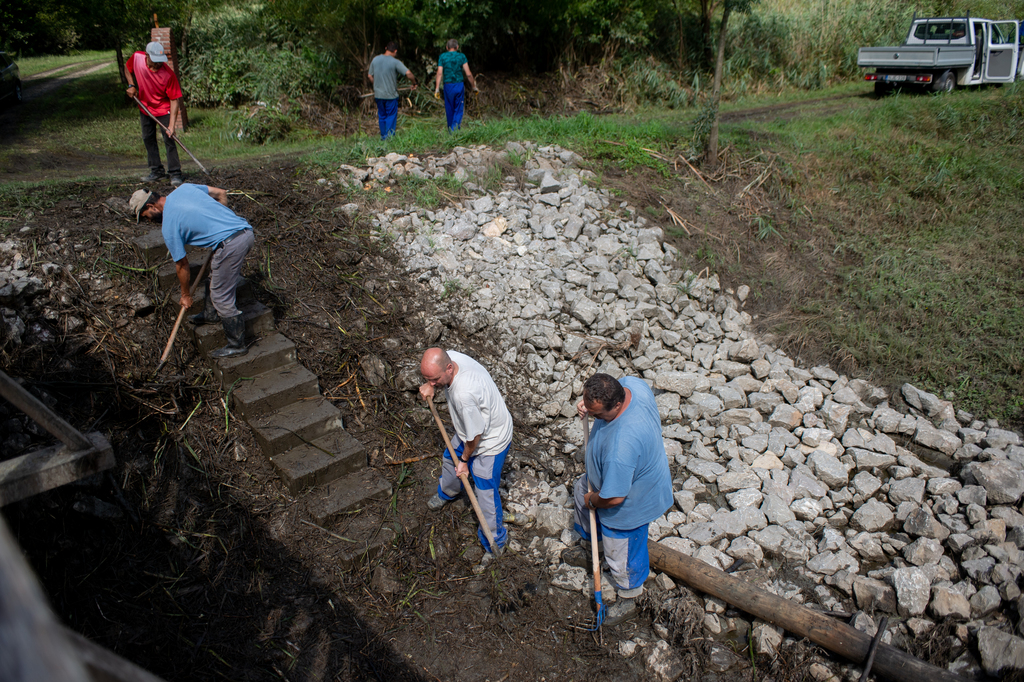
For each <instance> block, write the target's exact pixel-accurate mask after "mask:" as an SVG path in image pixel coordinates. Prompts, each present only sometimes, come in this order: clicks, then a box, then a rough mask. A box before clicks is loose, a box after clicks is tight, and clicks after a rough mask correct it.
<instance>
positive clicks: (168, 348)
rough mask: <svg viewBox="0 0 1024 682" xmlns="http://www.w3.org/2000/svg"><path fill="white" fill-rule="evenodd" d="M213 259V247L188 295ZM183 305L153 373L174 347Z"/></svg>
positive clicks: (160, 367)
mask: <svg viewBox="0 0 1024 682" xmlns="http://www.w3.org/2000/svg"><path fill="white" fill-rule="evenodd" d="M212 259H213V249H210V253H208V254H207V255H206V260H204V261H203V265H202V267H200V268H199V274H198V275H197V276H196V279H195V281H194V282H192V286H191V287H189V290H188V295H189V296H191V295H193V294H194V293H196V287H198V286H199V283H200V282H202V281H203V275H205V274H206V269H207V268H208V267H209V266H210V261H211V260H212ZM186 312H187V311H186V310H185V306H181V310H179V311H178V319H177V320H175V322H174V329H172V330H171V338H169V339H167V345H166V346H165V347H164V354H163V355H161V356H160V364H159V365H157V366H156V369H155V370H153V374H156V373H157V372H159V371H160V370H161V369H162V368H163V366H164V363H165V362H167V356H168V355H170V354H171V348H173V347H174V339H175V337H177V336H178V328H179V327H181V321H182V320H183V319H185V313H186Z"/></svg>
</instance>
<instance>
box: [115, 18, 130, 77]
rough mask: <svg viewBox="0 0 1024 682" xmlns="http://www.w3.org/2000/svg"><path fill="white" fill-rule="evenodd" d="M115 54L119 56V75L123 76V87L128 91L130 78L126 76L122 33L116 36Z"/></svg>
mask: <svg viewBox="0 0 1024 682" xmlns="http://www.w3.org/2000/svg"><path fill="white" fill-rule="evenodd" d="M114 52H115V53H116V54H117V74H118V75H119V76H121V85H123V86H124V87H125V89H126V90H127V89H128V76H126V75H125V74H124V49H123V46H122V45H121V33H120V31H118V32H117V33H115V34H114Z"/></svg>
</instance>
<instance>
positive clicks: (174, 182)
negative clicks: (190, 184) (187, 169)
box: [171, 173, 185, 187]
mask: <svg viewBox="0 0 1024 682" xmlns="http://www.w3.org/2000/svg"><path fill="white" fill-rule="evenodd" d="M183 182H185V179H184V178H182V177H181V173H172V174H171V187H181V185H182V183H183Z"/></svg>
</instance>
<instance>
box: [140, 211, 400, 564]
mask: <svg viewBox="0 0 1024 682" xmlns="http://www.w3.org/2000/svg"><path fill="white" fill-rule="evenodd" d="M134 241H135V248H136V251H137V253H138V255H139V258H140V259H141V261H142V263H143V264H144V267H154V266H159V267H158V269H157V279H158V284H159V286H160V288H161V289H165V290H170V291H172V292H174V293H173V294H172V298H173V300H174V301H178V300H179V299H180V292H179V291H178V280H177V276H176V273H175V267H174V263H173V262H170V260H169V255H168V253H167V248H166V246H165V245H164V242H163V238H162V236H161V234H160V230H153V231H152V232H150V233H148V234H146V235H143V236H140V237H137V238H136V239H135V240H134ZM208 253H209V251H208V250H206V249H190V250H189V263H190V265H191V268H192V277H193V279H194V278H195V277H196V276H197V275H198V273H199V268H200V266H201V264H202V263H203V261H204V260H205V258H206V255H207V254H208ZM193 298H194V303H193V306H192V310H190V311H189V314H192V313H198V312H200V311H202V309H203V303H204V292H203V287H202V286H199V287H197V289H196V294H195V296H194V297H193ZM237 300H238V307H239V309H241V311H242V313H243V314H244V315H245V329H246V338H247V340H248V341H249V342H250V346H249V353H248V354H247V355H244V356H242V357H235V358H224V359H220V360H217V359H213V358H210V356H209V354H210V351H212V350H214V349H216V348H220V347H221V346H223V345H224V344H225V342H226V339H225V336H224V329H223V327H222V326H221V325H220V324H216V325H204V326H201V327H192V326H191V325H190V324H188V323H187V322H185V323H183V324H182V327H183V331H184V329H189V330H191V336H192V340H193V342H194V343H195V346H196V349H197V350H198V351H199V354H200V355H201V356H202V357H203V358H205V360H206V362H207V363H208V364H209V365H210V366H211V368H212V370H213V375H214V377H215V378H216V380H217V381H218V382H219V383H220V386H221V388H222V389H223V390H224V391H225V392H229V393H230V399H231V409H232V411H233V412H234V413H235V414H236V415H238V416H240V417H241V418H242V419H243V420H244V421H245V422H246V423H247V424H248V425H249V428H250V429H252V432H253V436H254V437H255V439H256V442H257V443H258V444H259V447H260V449H261V450H262V451H263V454H264V456H265V457H267V459H268V460H269V461H270V464H271V465H272V466H273V468H274V471H275V472H276V473H277V475H278V477H279V478H280V480H281V482H282V483H283V484H284V486H285V488H287V490H288V492H289V493H290V494H291V495H293V496H300V493H301V504H303V505H304V509H305V511H306V513H307V514H308V517H309V519H310V520H311V521H312V522H313V523H315V524H316V525H318V526H320V527H323V528H327V527H329V526H330V525H331V524H333V523H335V522H337V521H338V519H339V518H340V517H342V515H349V514H350V513H351V512H353V511H354V510H357V509H361V508H363V507H364V506H366V504H367V503H368V502H370V501H372V500H381V499H386V498H387V497H389V496H390V495H391V484H390V483H389V482H388V481H387V480H386V479H385V478H383V477H382V476H381V475H380V474H379V473H377V471H376V470H374V469H371V468H369V467H368V466H367V453H366V449H365V448H364V447H363V445H362V444H361V443H360V442H359V441H357V440H356V439H355V438H353V437H352V436H350V435H349V434H348V433H347V432H346V431H345V429H344V428H343V425H342V418H341V413H340V412H339V411H338V409H337V408H336V407H334V405H332V404H331V403H330V401H328V400H326V399H325V398H323V397H322V396H321V394H320V387H319V382H318V380H317V376H316V375H315V374H313V373H312V372H310V371H309V370H308V369H306V368H305V367H304V366H303V365H302V364H301V363H300V362H299V360H298V355H297V353H296V349H295V344H294V343H293V342H292V341H291V340H290V339H289V338H287V337H286V336H284V335H283V334H281V333H280V332H278V331H277V329H276V326H275V324H274V316H273V313H272V311H271V310H270V309H269V308H267V307H266V306H264V305H263V304H261V303H260V302H258V301H256V300H255V299H254V297H253V288H252V285H251V283H250V282H248V281H247V280H243V282H242V283H241V284H240V286H239V287H238V298H237ZM178 338H179V339H181V338H182V335H181V334H180V333H179V337H178ZM253 339H255V341H254V342H253ZM358 516H363V514H360V515H358ZM369 516H370V518H364V519H357V520H353V519H348V520H347V521H348V523H347V526H346V528H345V536H346V538H348V539H349V543H350V546H346V548H344V549H343V550H342V551H341V552H340V553H338V554H336V555H335V557H334V560H335V561H337V562H338V563H339V564H340V565H341V566H343V567H352V566H354V565H355V564H356V563H358V562H359V561H360V559H361V558H362V557H364V556H367V555H373V554H375V553H376V551H378V550H379V549H380V548H382V547H384V546H386V545H387V544H388V543H390V542H391V540H392V539H393V538H394V535H395V533H396V532H398V531H399V530H400V529H399V528H397V527H394V528H393V527H388V526H387V525H384V524H382V523H381V520H380V519H379V518H373V517H372V514H370V515H369ZM363 527H366V528H367V529H368V531H367V532H365V533H363V532H361V530H360V529H362V528H363Z"/></svg>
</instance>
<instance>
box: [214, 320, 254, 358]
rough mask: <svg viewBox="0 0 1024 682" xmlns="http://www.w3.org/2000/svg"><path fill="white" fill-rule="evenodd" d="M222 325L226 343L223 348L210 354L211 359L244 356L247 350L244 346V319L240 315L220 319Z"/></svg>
mask: <svg viewBox="0 0 1024 682" xmlns="http://www.w3.org/2000/svg"><path fill="white" fill-rule="evenodd" d="M221 324H223V325H224V334H225V335H226V336H227V337H228V343H227V345H226V346H224V347H223V348H218V349H217V350H215V351H213V352H212V353H210V357H211V358H233V357H236V356H238V355H245V354H246V353H248V352H249V349H248V348H247V347H246V345H245V319H244V316H243V315H242V313H238V314H237V315H235V316H234V317H223V318H221Z"/></svg>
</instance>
